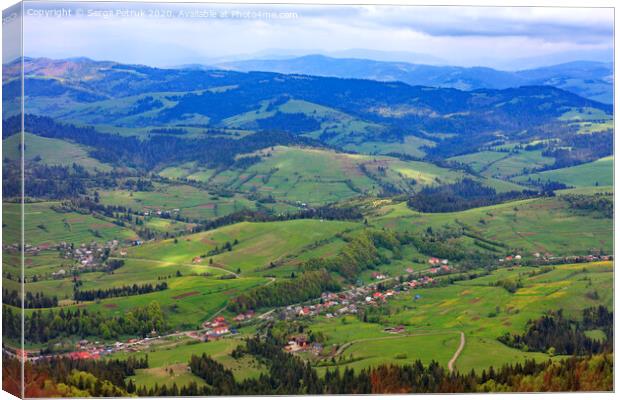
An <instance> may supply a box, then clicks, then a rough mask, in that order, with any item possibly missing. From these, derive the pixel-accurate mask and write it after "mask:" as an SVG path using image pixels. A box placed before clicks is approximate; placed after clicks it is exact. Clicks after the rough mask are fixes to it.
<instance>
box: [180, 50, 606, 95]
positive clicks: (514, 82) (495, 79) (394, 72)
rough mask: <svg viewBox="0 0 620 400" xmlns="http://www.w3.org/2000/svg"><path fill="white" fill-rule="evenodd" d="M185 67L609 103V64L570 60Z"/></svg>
mask: <svg viewBox="0 0 620 400" xmlns="http://www.w3.org/2000/svg"><path fill="white" fill-rule="evenodd" d="M184 68H187V69H214V68H215V69H227V70H233V71H240V72H249V71H267V72H277V73H282V74H304V75H313V76H328V77H337V78H358V79H371V80H377V81H401V82H404V83H407V84H410V85H422V86H434V87H448V88H455V89H460V90H474V89H507V88H510V87H518V86H532V85H541V86H555V87H558V88H560V89H564V90H568V91H570V92H573V93H575V94H578V95H580V96H582V97H586V98H589V99H592V100H596V101H600V102H603V103H607V104H611V103H613V64H612V63H605V62H598V61H574V62H569V63H564V64H558V65H553V66H549V67H541V68H535V69H528V70H522V71H514V72H513V71H501V70H496V69H493V68H488V67H456V66H436V65H425V64H412V63H408V62H388V61H374V60H368V59H360V58H333V57H326V56H323V55H308V56H303V57H296V58H289V59H278V60H275V59H274V60H246V61H231V62H225V63H219V64H216V65H212V66H209V67H203V66H200V65H188V66H184Z"/></svg>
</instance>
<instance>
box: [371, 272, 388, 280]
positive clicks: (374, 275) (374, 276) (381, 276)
mask: <svg viewBox="0 0 620 400" xmlns="http://www.w3.org/2000/svg"><path fill="white" fill-rule="evenodd" d="M370 277H371V278H372V279H385V278H386V276H385V275H384V274H382V273H380V272H373V273H371V274H370Z"/></svg>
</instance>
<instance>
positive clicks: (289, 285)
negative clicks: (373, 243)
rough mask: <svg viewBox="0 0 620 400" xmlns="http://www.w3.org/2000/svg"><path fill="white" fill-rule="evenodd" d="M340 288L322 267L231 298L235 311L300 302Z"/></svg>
mask: <svg viewBox="0 0 620 400" xmlns="http://www.w3.org/2000/svg"><path fill="white" fill-rule="evenodd" d="M337 290H340V285H339V284H338V283H337V282H336V281H335V280H334V278H333V277H332V276H331V275H330V274H329V272H327V271H326V270H324V269H320V270H316V271H307V272H304V273H303V274H301V275H299V276H297V277H296V278H293V279H290V280H286V281H276V282H274V283H272V284H270V285H266V286H261V287H258V288H254V289H250V290H249V291H247V292H246V293H242V294H240V295H239V296H237V297H235V298H234V299H232V300H231V303H230V309H231V310H233V311H235V312H242V311H247V310H256V309H258V308H261V307H276V306H283V305H289V304H295V303H301V302H304V301H307V300H310V299H315V298H318V297H320V296H321V293H323V292H325V291H337Z"/></svg>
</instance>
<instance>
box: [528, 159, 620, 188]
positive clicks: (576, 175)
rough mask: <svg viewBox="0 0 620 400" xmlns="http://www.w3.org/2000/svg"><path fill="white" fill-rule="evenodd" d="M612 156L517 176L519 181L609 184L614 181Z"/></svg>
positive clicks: (577, 185) (572, 184) (589, 184)
mask: <svg viewBox="0 0 620 400" xmlns="http://www.w3.org/2000/svg"><path fill="white" fill-rule="evenodd" d="M613 167H614V158H613V157H611V156H610V157H605V158H601V159H599V160H596V161H593V162H590V163H586V164H581V165H577V166H574V167H567V168H561V169H555V170H549V171H544V172H538V173H535V174H529V175H524V176H520V177H517V178H516V180H517V181H518V182H521V183H528V182H537V181H541V182H546V181H554V182H560V183H564V184H565V185H568V186H574V187H584V186H611V185H613V183H614V168H613Z"/></svg>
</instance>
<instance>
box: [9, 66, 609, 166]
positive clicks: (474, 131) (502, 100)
mask: <svg viewBox="0 0 620 400" xmlns="http://www.w3.org/2000/svg"><path fill="white" fill-rule="evenodd" d="M4 68H5V70H6V71H7V72H10V71H11V70H12V69H13V68H15V65H11V64H10V65H5V67H4ZM25 72H26V81H25V93H26V95H27V96H28V104H27V105H26V106H27V107H26V109H27V112H28V113H30V114H35V115H44V116H48V117H52V118H55V119H59V120H61V121H63V122H71V123H74V124H77V125H84V124H86V125H90V124H97V125H102V124H103V125H107V126H113V127H118V128H130V129H135V128H146V127H157V129H159V132H166V131H161V129H162V128H165V129H170V128H178V127H199V128H208V129H209V128H210V129H235V130H243V131H244V132H248V131H251V132H256V131H259V130H261V131H280V132H285V133H288V134H294V135H305V136H308V137H311V138H313V139H318V140H320V141H321V142H323V143H325V144H328V145H332V146H336V147H338V148H347V149H350V150H355V151H359V152H365V151H366V150H365V149H364V148H363V145H364V143H366V142H379V143H387V142H390V143H399V142H400V143H402V142H404V141H405V138H407V137H414V138H416V139H415V140H417V141H418V142H419V145H418V148H419V149H420V151H421V152H423V153H426V154H428V155H429V156H430V157H433V158H434V159H437V158H447V157H452V156H457V155H461V154H467V153H472V152H475V151H478V150H480V149H483V148H485V147H489V146H499V145H502V144H505V143H508V142H510V143H512V144H515V143H516V144H523V145H528V144H530V143H533V142H536V141H540V140H544V141H547V143H551V142H553V141H558V140H560V141H564V142H563V143H561V147H566V146H570V145H571V143H572V142H575V140H574V139H573V136H574V135H576V134H577V133H580V132H578V131H579V129H581V125H578V123H580V122H581V121H582V120H581V119H580V118H582V116H583V115H586V116H588V118H590V119H589V120H588V121H594V123H599V122H601V121H602V122H603V123H606V122H607V121H609V120H610V119H611V118H612V112H613V110H612V106H611V105H607V104H603V103H599V102H596V101H593V100H589V99H586V98H583V97H580V96H578V95H576V94H573V93H571V92H568V91H565V90H562V89H558V88H555V87H551V86H523V87H517V88H509V89H501V90H497V89H478V90H474V91H463V90H457V89H451V88H435V87H425V86H410V85H408V84H405V83H401V82H378V81H371V80H361V79H340V78H328V77H316V76H305V75H282V74H277V73H268V72H249V73H239V72H232V71H201V70H182V69H180V70H174V69H158V68H151V67H147V66H138V65H123V64H118V63H114V62H96V61H92V60H88V59H82V58H80V59H68V60H49V59H27V60H26V63H25ZM9 75H10V74H9ZM18 89H19V82H18V81H16V80H11V79H8V80H6V81H5V82H4V100H5V101H10V100H14V99H15V97H16V96H17V95H18V94H19V90H18ZM602 126H603V128H602V129H600V131H601V132H602V133H603V136H602V137H603V140H604V142H605V143H607V142H610V138H611V130H610V128H607V125H604V124H603V125H602ZM112 130H114V129H112ZM108 131H110V129H108ZM154 132H156V131H153V133H154ZM168 132H173V131H168ZM229 133H230V132H229ZM234 133H235V134H239V132H237V131H236V132H234ZM605 135H606V136H605ZM598 136H600V135H598ZM596 139H597V140H595V142H596V143H598V142H600V140H601V139H600V137H599V138H596ZM573 147H575V146H573ZM548 150H549V151H553V150H554V149H548ZM597 155H599V156H600V154H598V153H597ZM581 159H582V160H587V161H589V160H591V159H592V157H590V156H588V157H581Z"/></svg>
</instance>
